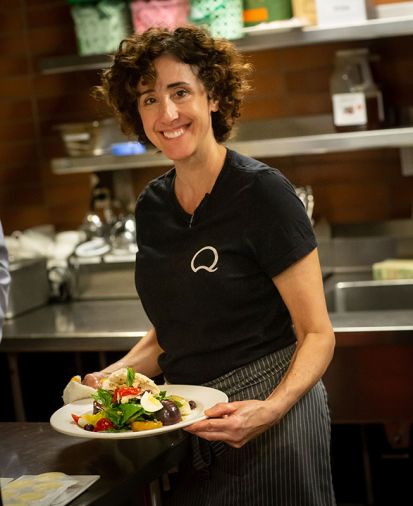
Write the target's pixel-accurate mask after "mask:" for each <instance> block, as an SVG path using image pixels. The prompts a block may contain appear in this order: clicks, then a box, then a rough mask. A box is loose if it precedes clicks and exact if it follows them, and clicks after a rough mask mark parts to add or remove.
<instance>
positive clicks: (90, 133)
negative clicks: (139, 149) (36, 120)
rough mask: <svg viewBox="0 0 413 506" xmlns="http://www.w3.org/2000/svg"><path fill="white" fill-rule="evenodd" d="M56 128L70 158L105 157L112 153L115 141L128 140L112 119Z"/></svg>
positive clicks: (70, 124) (69, 124) (67, 124)
mask: <svg viewBox="0 0 413 506" xmlns="http://www.w3.org/2000/svg"><path fill="white" fill-rule="evenodd" d="M55 128H56V129H57V130H59V132H60V134H61V137H62V140H63V143H64V145H65V149H66V152H67V154H68V155H69V156H97V155H103V154H105V153H110V151H111V147H112V143H113V142H114V141H116V140H119V141H121V140H123V141H125V140H127V138H126V137H125V136H124V135H122V134H121V133H120V132H119V128H118V126H117V124H116V122H115V120H114V119H112V118H106V119H102V120H95V121H86V122H83V123H64V124H61V125H57V126H56V127H55Z"/></svg>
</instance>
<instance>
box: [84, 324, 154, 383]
mask: <svg viewBox="0 0 413 506" xmlns="http://www.w3.org/2000/svg"><path fill="white" fill-rule="evenodd" d="M162 352H163V350H162V348H161V347H160V346H159V343H158V339H157V336H156V331H155V329H154V328H153V327H152V328H151V329H150V330H149V331H148V332H147V333H146V334H145V336H144V337H142V339H141V340H140V341H139V342H138V343H136V344H135V346H134V347H133V348H132V349H131V350H130V351H128V353H127V354H126V355H125V356H124V357H122V358H121V359H120V360H118V361H117V362H114V363H113V364H110V365H109V366H108V367H105V369H102V371H99V372H94V373H91V374H87V375H86V376H85V377H84V379H83V383H84V384H85V385H89V386H91V387H94V388H97V386H98V384H99V379H101V378H102V377H104V376H107V375H108V374H110V373H111V372H113V371H116V370H117V369H120V368H121V367H132V368H133V369H135V371H137V372H140V373H141V374H145V376H149V377H153V376H157V375H158V374H161V372H162V371H161V369H160V368H159V365H158V357H159V355H160V354H161V353H162Z"/></svg>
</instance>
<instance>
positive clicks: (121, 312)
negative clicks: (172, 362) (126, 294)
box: [0, 299, 150, 352]
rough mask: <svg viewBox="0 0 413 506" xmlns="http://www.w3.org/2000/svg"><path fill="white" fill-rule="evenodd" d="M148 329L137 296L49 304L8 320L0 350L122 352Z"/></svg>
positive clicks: (146, 319)
mask: <svg viewBox="0 0 413 506" xmlns="http://www.w3.org/2000/svg"><path fill="white" fill-rule="evenodd" d="M149 328H150V322H149V320H148V318H147V316H146V314H145V312H144V310H143V307H142V304H141V302H140V301H139V300H137V299H134V300H120V301H114V300H110V301H109V300H104V301H103V300H102V301H87V302H86V301H82V302H70V303H65V304H63V303H62V304H49V305H48V306H44V307H41V308H38V309H35V310H33V311H30V312H28V313H26V314H23V315H20V316H18V317H16V318H14V319H11V320H7V321H6V322H5V323H4V326H3V341H2V342H1V344H0V352H1V351H3V352H23V351H57V350H58V351H123V350H128V349H129V348H130V347H131V346H133V344H135V343H136V342H137V340H138V339H139V338H140V337H142V336H144V335H145V333H146V332H147V330H148V329H149Z"/></svg>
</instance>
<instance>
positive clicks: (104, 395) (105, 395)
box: [92, 388, 112, 408]
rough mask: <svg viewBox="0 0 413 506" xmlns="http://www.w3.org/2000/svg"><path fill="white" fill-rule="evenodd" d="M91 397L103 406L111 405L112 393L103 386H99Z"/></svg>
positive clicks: (108, 406)
mask: <svg viewBox="0 0 413 506" xmlns="http://www.w3.org/2000/svg"><path fill="white" fill-rule="evenodd" d="M92 397H93V399H94V400H95V401H96V402H97V403H98V404H101V405H102V406H103V407H104V408H110V407H111V405H112V394H111V393H110V392H109V391H108V390H105V389H104V388H99V389H98V390H97V392H96V393H95V394H93V395H92Z"/></svg>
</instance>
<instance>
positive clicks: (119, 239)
mask: <svg viewBox="0 0 413 506" xmlns="http://www.w3.org/2000/svg"><path fill="white" fill-rule="evenodd" d="M110 243H111V245H112V253H113V254H115V255H116V254H121V255H125V254H129V253H132V254H134V253H136V252H137V246H136V224H135V218H134V216H133V215H128V216H125V217H124V218H121V219H120V220H118V221H117V222H116V223H115V224H114V225H113V227H112V230H111V233H110Z"/></svg>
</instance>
